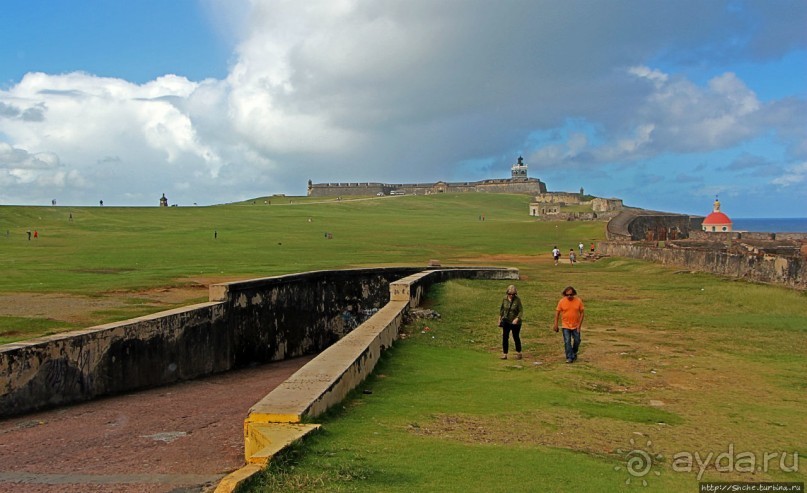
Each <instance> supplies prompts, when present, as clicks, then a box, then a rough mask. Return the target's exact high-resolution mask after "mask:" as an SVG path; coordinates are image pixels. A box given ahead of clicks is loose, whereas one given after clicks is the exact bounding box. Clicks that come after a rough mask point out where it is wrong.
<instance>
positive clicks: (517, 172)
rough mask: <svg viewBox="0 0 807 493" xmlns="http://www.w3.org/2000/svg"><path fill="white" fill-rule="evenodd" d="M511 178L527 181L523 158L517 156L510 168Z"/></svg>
mask: <svg viewBox="0 0 807 493" xmlns="http://www.w3.org/2000/svg"><path fill="white" fill-rule="evenodd" d="M510 172H511V180H513V181H527V165H526V164H524V158H523V157H521V156H519V157H518V162H517V163H516V164H514V165H513V167H512V168H510Z"/></svg>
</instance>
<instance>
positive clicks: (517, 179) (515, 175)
mask: <svg viewBox="0 0 807 493" xmlns="http://www.w3.org/2000/svg"><path fill="white" fill-rule="evenodd" d="M523 159H524V158H522V157H519V158H518V162H516V164H514V165H513V166H512V167H511V168H510V178H499V179H489V180H481V181H466V182H446V181H438V182H435V183H378V182H363V183H312V182H311V180H308V196H309V197H343V196H351V195H430V194H433V193H467V192H487V193H523V194H530V195H537V194H541V193H546V184H545V183H544V182H542V181H541V180H539V179H537V178H530V177H529V176H528V175H527V165H526V164H524V162H523Z"/></svg>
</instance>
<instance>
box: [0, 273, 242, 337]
mask: <svg viewBox="0 0 807 493" xmlns="http://www.w3.org/2000/svg"><path fill="white" fill-rule="evenodd" d="M228 280H232V279H228ZM222 281H223V280H222V279H221V278H192V279H183V280H181V282H178V283H177V285H176V286H169V287H159V288H152V289H146V290H140V291H111V292H106V293H100V294H98V295H95V296H84V295H75V294H66V293H0V317H14V318H31V319H46V320H50V321H53V322H56V324H55V325H54V324H50V326H49V327H48V328H47V329H42V334H32V333H31V332H30V331H28V332H23V331H18V330H11V331H7V332H4V333H3V335H4V336H5V337H14V335H15V334H20V335H22V334H23V333H24V334H25V335H26V336H27V337H35V336H37V335H45V333H46V332H47V333H55V332H60V331H62V330H72V329H75V328H85V327H92V326H94V325H99V324H102V323H108V322H110V321H114V320H125V319H126V318H130V316H131V317H134V316H141V315H144V314H149V313H157V312H160V311H163V310H170V309H173V308H177V307H181V306H185V305H191V304H194V303H199V302H201V301H207V299H208V293H209V288H210V285H211V284H215V283H218V282H222ZM127 314H131V315H127ZM60 324H64V325H63V326H62V327H60Z"/></svg>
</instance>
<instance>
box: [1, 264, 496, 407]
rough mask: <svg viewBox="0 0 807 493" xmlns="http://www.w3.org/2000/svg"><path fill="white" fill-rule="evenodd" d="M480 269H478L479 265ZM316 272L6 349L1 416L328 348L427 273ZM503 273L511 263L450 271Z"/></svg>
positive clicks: (232, 287) (242, 286)
mask: <svg viewBox="0 0 807 493" xmlns="http://www.w3.org/2000/svg"><path fill="white" fill-rule="evenodd" d="M474 269H476V270H474ZM423 270H424V269H423V268H420V267H390V268H379V269H352V270H338V271H317V272H307V273H302V274H293V275H288V276H278V277H267V278H263V279H252V280H247V281H239V282H232V283H224V284H218V285H213V286H211V287H210V301H209V302H208V303H201V304H197V305H192V306H188V307H183V308H178V309H175V310H170V311H164V312H160V313H155V314H153V315H149V316H145V317H139V318H135V319H130V320H125V321H122V322H116V323H111V324H106V325H100V326H96V327H90V328H88V329H85V330H80V331H73V332H67V333H63V334H58V335H54V336H49V337H43V338H39V339H33V340H30V341H25V342H20V343H15V344H6V345H2V346H0V417H5V416H10V415H14V414H21V413H26V412H31V411H35V410H39V409H45V408H49V407H56V406H60V405H66V404H70V403H75V402H80V401H85V400H89V399H93V398H95V397H99V396H104V395H111V394H116V393H122V392H128V391H132V390H137V389H143V388H148V387H156V386H160V385H166V384H170V383H175V382H178V381H182V380H189V379H193V378H197V377H200V376H204V375H209V374H212V373H218V372H223V371H227V370H231V369H235V368H243V367H246V366H249V365H252V364H256V363H265V362H269V361H276V360H281V359H284V358H287V357H294V356H299V355H302V354H313V353H318V352H320V351H322V350H323V349H324V348H326V347H328V346H330V345H331V344H333V343H334V342H336V341H338V340H339V339H340V338H342V337H343V336H344V335H345V334H347V333H348V332H350V331H351V330H352V328H353V327H355V326H358V325H360V324H361V323H362V322H363V321H364V320H365V319H366V318H368V317H369V316H371V314H372V311H373V310H374V309H379V308H381V307H383V306H384V305H385V304H386V303H387V302H388V301H389V286H390V283H391V282H394V281H395V280H397V279H400V278H402V277H406V276H409V275H411V274H414V273H417V272H421V271H423ZM442 271H446V273H444V274H439V275H437V276H436V277H435V279H448V278H451V276H465V277H472V276H475V275H478V276H488V277H486V278H499V277H495V276H497V275H505V274H503V272H506V271H507V270H506V269H496V268H473V269H471V271H464V270H463V269H450V268H449V269H442V270H441V272H442Z"/></svg>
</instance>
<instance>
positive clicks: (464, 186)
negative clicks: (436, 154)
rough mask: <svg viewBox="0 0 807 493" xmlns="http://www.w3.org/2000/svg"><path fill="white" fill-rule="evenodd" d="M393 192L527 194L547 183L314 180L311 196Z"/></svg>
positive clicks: (532, 180) (529, 180)
mask: <svg viewBox="0 0 807 493" xmlns="http://www.w3.org/2000/svg"><path fill="white" fill-rule="evenodd" d="M393 192H396V193H403V194H407V195H428V194H434V193H468V192H486V193H524V194H532V195H535V194H539V193H545V192H546V184H545V183H544V182H542V181H541V180H539V179H537V178H524V179H511V178H502V179H490V180H482V181H474V182H443V181H439V182H435V183H371V182H367V183H311V184H309V185H308V195H309V196H311V197H341V196H351V195H378V194H383V195H391V194H393Z"/></svg>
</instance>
